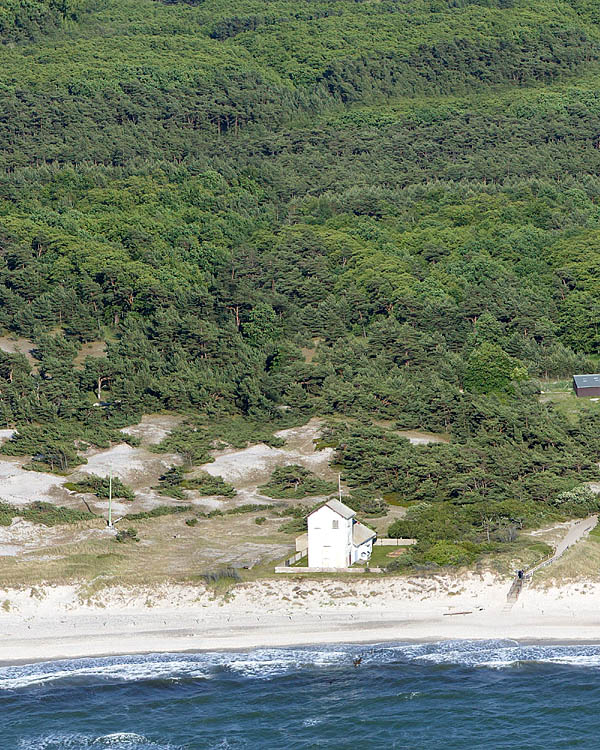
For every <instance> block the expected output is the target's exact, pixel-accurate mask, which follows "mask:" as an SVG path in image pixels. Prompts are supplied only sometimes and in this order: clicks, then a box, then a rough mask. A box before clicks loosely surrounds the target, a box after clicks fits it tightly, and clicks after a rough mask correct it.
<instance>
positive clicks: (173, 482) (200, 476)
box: [156, 466, 236, 500]
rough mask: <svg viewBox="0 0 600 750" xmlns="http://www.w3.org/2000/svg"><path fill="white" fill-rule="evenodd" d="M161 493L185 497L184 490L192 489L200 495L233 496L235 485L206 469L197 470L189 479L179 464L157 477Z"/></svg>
mask: <svg viewBox="0 0 600 750" xmlns="http://www.w3.org/2000/svg"><path fill="white" fill-rule="evenodd" d="M156 489H157V490H158V492H159V494H161V495H166V496H168V497H174V498H178V499H180V500H183V499H184V498H185V490H194V491H196V492H197V493H198V494H200V495H204V496H212V495H216V496H219V497H229V498H231V497H235V495H236V491H235V487H234V486H233V485H232V484H229V482H225V481H224V479H223V477H220V476H213V475H212V474H209V473H208V472H206V471H202V472H197V473H196V475H195V476H194V477H191V478H189V479H187V478H186V476H185V469H184V468H183V467H181V466H171V468H170V469H168V470H167V471H166V472H165V473H164V474H162V475H161V476H160V477H159V485H158V487H157V488H156Z"/></svg>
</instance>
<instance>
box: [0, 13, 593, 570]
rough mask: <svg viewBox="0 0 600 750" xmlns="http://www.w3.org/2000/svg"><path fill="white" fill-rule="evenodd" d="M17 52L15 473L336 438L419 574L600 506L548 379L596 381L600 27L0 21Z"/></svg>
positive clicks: (0, 182) (11, 297)
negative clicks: (173, 446)
mask: <svg viewBox="0 0 600 750" xmlns="http://www.w3.org/2000/svg"><path fill="white" fill-rule="evenodd" d="M0 38H1V40H2V42H3V44H2V45H0V143H1V144H2V149H1V150H0V326H1V327H2V329H3V330H4V333H5V334H6V335H9V336H10V335H12V336H15V335H16V336H21V337H25V338H27V339H29V340H31V341H32V342H33V343H34V348H33V355H34V358H33V360H28V359H26V358H25V357H24V356H22V355H15V354H9V353H4V352H0V414H1V417H2V422H3V426H7V427H16V428H17V429H18V433H17V436H16V438H15V439H14V440H13V441H10V442H9V443H5V444H4V446H3V447H2V451H3V452H5V453H16V454H18V455H32V456H34V458H35V456H37V458H38V462H39V464H40V465H41V466H42V467H44V468H50V469H53V470H56V468H57V467H58V468H59V469H62V470H66V469H67V468H69V467H72V466H75V465H77V463H78V462H79V461H80V458H79V456H78V449H79V445H80V442H79V441H87V442H90V443H94V444H98V445H100V444H107V442H109V441H110V440H112V439H116V437H117V436H118V433H117V432H116V430H117V429H118V428H119V427H121V426H123V425H124V424H127V423H130V422H132V421H133V420H135V419H136V418H137V417H138V416H139V414H141V413H142V412H143V411H148V410H163V409H167V410H174V411H178V412H186V413H188V414H191V415H193V416H194V417H195V418H197V419H199V420H202V419H205V420H206V419H214V420H219V419H222V418H224V417H227V416H229V415H242V416H244V417H245V418H247V419H249V420H252V421H253V423H255V424H270V423H273V424H279V425H283V424H285V423H293V422H297V421H300V420H305V419H307V418H308V417H310V416H311V415H315V414H316V415H321V416H325V417H331V418H335V419H334V422H332V425H331V428H330V429H329V430H328V436H329V439H330V441H331V444H333V445H336V446H337V447H338V460H339V462H340V464H341V465H342V467H343V470H344V471H345V472H346V478H347V480H348V481H349V483H350V484H351V486H353V487H355V488H358V489H359V490H361V489H362V491H365V492H371V493H383V494H384V495H386V494H387V495H389V496H393V497H396V498H397V497H399V496H401V497H402V499H403V501H404V502H406V503H418V505H415V506H414V507H415V508H416V510H411V512H412V516H410V514H409V517H408V520H407V522H406V527H405V528H401V529H397V531H398V533H401V532H402V533H404V532H406V533H410V534H411V535H412V534H416V535H417V536H418V537H420V538H421V539H422V545H423V546H422V547H421V548H420V551H418V554H420V555H421V558H420V559H421V561H423V560H425V561H426V560H427V559H428V558H427V555H428V549H434V548H435V550H436V556H435V557H430V559H435V560H438V559H439V547H436V544H437V542H438V541H439V540H440V539H444V540H450V542H452V543H456V544H458V543H459V542H460V543H462V542H464V543H465V544H467V543H468V544H470V545H471V547H465V548H464V549H465V550H466V552H465V554H471V553H472V552H473V549H475V548H476V546H477V545H478V544H479V545H481V544H483V542H484V541H485V543H491V542H493V541H494V540H496V541H497V542H501V541H504V540H505V538H508V537H510V534H508V535H507V532H506V529H507V528H512V527H513V526H517V527H518V526H519V525H523V524H528V523H534V522H537V521H539V520H540V519H542V518H543V517H544V516H545V515H546V516H547V515H552V514H555V516H556V514H559V513H560V512H562V513H565V512H567V511H568V514H572V515H573V514H574V515H576V514H577V513H583V512H587V511H588V510H589V509H590V502H591V501H590V500H589V498H587V496H586V498H585V502H584V501H583V500H582V501H581V502H580V503H579V504H578V503H577V502H574V501H573V502H571V501H569V503H567V504H566V505H565V504H564V503H563V504H562V505H561V503H560V502H558V501H557V497H559V496H561V493H564V492H565V491H569V490H571V489H572V488H573V487H574V486H575V485H577V484H580V483H581V482H582V481H584V480H586V479H593V478H596V477H597V466H596V463H597V462H598V461H599V460H600V447H599V446H598V443H597V440H596V435H597V433H598V428H599V427H600V417H599V416H598V412H597V411H596V410H595V409H594V408H590V409H587V410H583V411H582V413H581V415H579V416H573V415H570V416H569V418H565V415H564V413H562V412H561V411H560V410H557V409H556V408H555V407H554V406H553V404H552V403H551V402H543V401H541V400H540V398H539V391H540V386H539V382H538V381H539V379H549V378H550V379H560V378H567V379H568V378H569V377H570V376H571V375H572V374H573V372H574V371H577V370H579V371H585V370H591V369H597V368H598V364H597V362H598V354H599V351H600V305H599V304H598V298H599V295H598V292H599V289H598V284H599V283H600V282H599V281H598V279H599V278H600V276H599V273H598V267H599V263H600V177H599V176H598V174H599V173H600V93H599V92H600V87H599V84H600V16H599V14H598V9H597V3H595V2H591V0H570V1H567V0H527V1H525V0H397V1H395V2H394V1H392V0H388V1H386V2H379V3H373V2H350V0H323V1H320V0H296V2H293V3H291V2H286V0H273V1H272V2H264V1H263V2H260V3H258V2H253V1H250V0H248V1H245V0H236V1H234V2H229V3H223V2H221V0H205V1H204V2H196V1H195V0H189V1H188V2H172V0H169V1H165V2H157V1H156V0H122V1H121V2H118V3H117V2H116V0H82V1H81V2H65V1H64V0H56V1H53V2H46V1H45V0H11V2H8V3H5V4H4V6H3V8H2V10H1V12H0ZM86 342H96V343H98V344H99V346H98V347H97V348H96V349H95V350H94V351H95V354H94V356H88V357H87V358H85V357H84V356H83V353H85V349H82V345H83V344H85V343H86ZM100 342H102V343H100ZM307 352H310V356H308V354H307ZM340 418H342V422H341V423H340V421H339V420H340ZM335 420H337V421H335ZM383 422H385V425H383V426H382V424H383ZM415 428H422V429H427V430H434V431H438V432H444V433H447V434H448V435H449V436H450V443H449V444H443V445H436V446H430V447H427V448H417V447H412V446H410V445H409V444H408V442H407V441H406V440H405V439H403V438H401V437H400V436H398V435H397V432H396V431H397V430H398V429H415ZM382 462H383V464H382ZM34 463H35V462H34ZM490 529H492V533H490ZM482 535H484V536H485V539H483V537H482ZM494 535H495V536H494ZM461 540H462V542H461ZM428 545H429V547H428ZM473 545H475V547H474V546H473ZM463 551H464V550H463ZM454 552H456V550H454ZM450 557H452V555H450ZM459 557H460V555H459ZM417 558H418V555H417V557H415V560H417Z"/></svg>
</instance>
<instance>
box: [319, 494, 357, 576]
mask: <svg viewBox="0 0 600 750" xmlns="http://www.w3.org/2000/svg"><path fill="white" fill-rule="evenodd" d="M334 521H337V522H338V523H337V525H338V528H337V529H334V528H333V525H334V523H333V522H334ZM351 549H352V519H351V518H349V519H346V518H342V516H340V515H339V514H338V513H336V512H335V511H334V510H331V508H328V507H327V506H326V505H324V506H323V507H322V508H319V510H316V511H315V512H314V513H311V515H310V516H309V517H308V566H309V567H310V568H347V567H348V565H349V564H350V554H351Z"/></svg>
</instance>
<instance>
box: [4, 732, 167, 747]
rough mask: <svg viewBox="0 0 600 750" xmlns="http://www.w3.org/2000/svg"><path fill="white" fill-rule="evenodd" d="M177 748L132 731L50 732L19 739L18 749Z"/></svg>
mask: <svg viewBox="0 0 600 750" xmlns="http://www.w3.org/2000/svg"><path fill="white" fill-rule="evenodd" d="M88 748H89V750H179V749H178V748H176V747H175V745H171V744H166V745H165V744H163V743H156V742H152V741H151V740H148V739H146V737H144V736H142V735H141V734H136V733H134V732H115V733H114V734H105V735H103V736H101V737H88V736H86V735H83V734H50V735H45V736H40V737H32V738H28V739H26V740H21V742H20V743H19V745H18V750H88Z"/></svg>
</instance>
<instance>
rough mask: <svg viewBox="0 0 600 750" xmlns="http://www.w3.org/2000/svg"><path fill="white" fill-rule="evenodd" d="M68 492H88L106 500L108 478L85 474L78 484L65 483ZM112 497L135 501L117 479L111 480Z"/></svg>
mask: <svg viewBox="0 0 600 750" xmlns="http://www.w3.org/2000/svg"><path fill="white" fill-rule="evenodd" d="M64 486H65V487H66V488H67V489H68V490H73V491H74V492H90V493H93V494H94V495H96V497H100V498H108V496H109V494H110V479H109V477H99V476H97V475H96V474H86V475H85V477H84V478H83V479H80V480H79V481H78V482H65V485H64ZM112 496H113V497H115V498H122V499H123V500H135V495H134V493H133V490H132V489H131V487H128V486H127V485H126V484H124V483H123V482H122V481H121V480H120V479H119V478H118V477H113V479H112Z"/></svg>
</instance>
